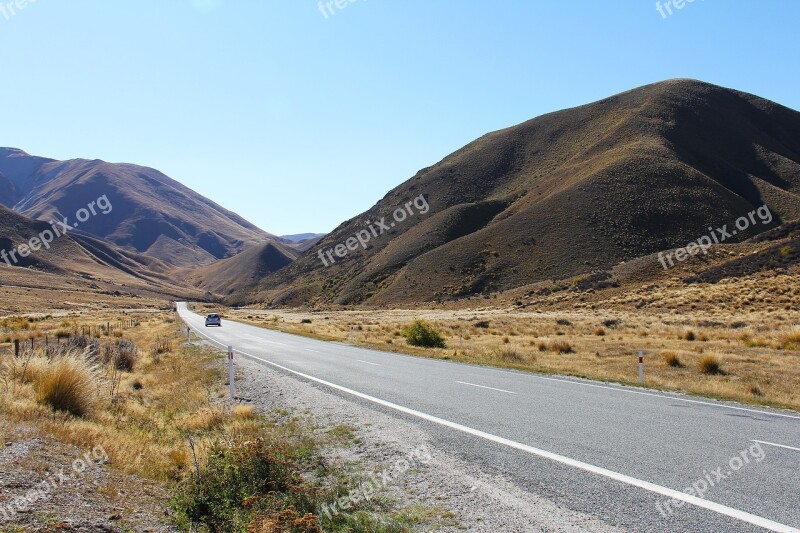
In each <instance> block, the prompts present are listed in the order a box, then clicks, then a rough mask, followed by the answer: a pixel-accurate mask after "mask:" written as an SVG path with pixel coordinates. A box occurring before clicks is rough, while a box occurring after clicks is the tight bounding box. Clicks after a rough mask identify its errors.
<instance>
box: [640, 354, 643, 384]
mask: <svg viewBox="0 0 800 533" xmlns="http://www.w3.org/2000/svg"><path fill="white" fill-rule="evenodd" d="M639 383H644V352H639Z"/></svg>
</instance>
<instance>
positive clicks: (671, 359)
mask: <svg viewBox="0 0 800 533" xmlns="http://www.w3.org/2000/svg"><path fill="white" fill-rule="evenodd" d="M664 362H665V363H666V364H667V366H671V367H672V368H683V366H684V365H683V363H682V362H681V359H680V357H678V354H676V353H675V352H667V353H665V354H664Z"/></svg>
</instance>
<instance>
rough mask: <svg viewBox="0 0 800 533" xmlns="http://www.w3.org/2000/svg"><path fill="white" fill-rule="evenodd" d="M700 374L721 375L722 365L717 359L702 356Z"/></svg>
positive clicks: (711, 356)
mask: <svg viewBox="0 0 800 533" xmlns="http://www.w3.org/2000/svg"><path fill="white" fill-rule="evenodd" d="M699 366H700V372H702V373H703V374H708V375H710V376H717V375H719V374H722V373H723V371H722V363H721V362H720V360H719V358H717V357H715V356H713V355H704V356H703V358H702V359H700V365H699Z"/></svg>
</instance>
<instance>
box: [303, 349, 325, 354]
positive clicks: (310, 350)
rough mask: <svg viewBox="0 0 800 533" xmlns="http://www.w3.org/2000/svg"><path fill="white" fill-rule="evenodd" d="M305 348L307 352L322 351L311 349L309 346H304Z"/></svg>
mask: <svg viewBox="0 0 800 533" xmlns="http://www.w3.org/2000/svg"><path fill="white" fill-rule="evenodd" d="M305 350H306V351H307V352H314V353H322V352H320V351H319V350H312V349H311V348H306V349H305Z"/></svg>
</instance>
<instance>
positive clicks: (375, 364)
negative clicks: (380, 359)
mask: <svg viewBox="0 0 800 533" xmlns="http://www.w3.org/2000/svg"><path fill="white" fill-rule="evenodd" d="M356 361H358V362H359V363H366V364H368V365H373V366H381V365H379V364H378V363H370V362H369V361H362V360H361V359H356Z"/></svg>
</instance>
